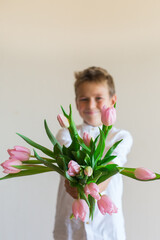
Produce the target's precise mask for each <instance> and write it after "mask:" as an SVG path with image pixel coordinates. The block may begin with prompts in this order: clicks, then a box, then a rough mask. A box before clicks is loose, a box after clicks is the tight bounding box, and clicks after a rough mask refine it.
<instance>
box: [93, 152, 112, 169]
mask: <svg viewBox="0 0 160 240" xmlns="http://www.w3.org/2000/svg"><path fill="white" fill-rule="evenodd" d="M116 157H117V156H115V155H111V156H109V157H107V158H103V159H102V160H99V161H98V163H97V167H96V169H99V168H102V167H105V166H106V165H107V164H108V163H109V162H111V161H112V160H113V159H115V158H116Z"/></svg>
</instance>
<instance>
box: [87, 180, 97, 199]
mask: <svg viewBox="0 0 160 240" xmlns="http://www.w3.org/2000/svg"><path fill="white" fill-rule="evenodd" d="M84 192H85V194H86V195H87V196H88V194H90V195H91V196H92V197H93V198H95V199H96V200H99V199H100V198H101V197H100V195H99V187H98V185H97V184H96V183H90V184H87V185H86V186H85V188H84Z"/></svg>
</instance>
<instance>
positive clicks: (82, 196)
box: [77, 184, 90, 207]
mask: <svg viewBox="0 0 160 240" xmlns="http://www.w3.org/2000/svg"><path fill="white" fill-rule="evenodd" d="M77 189H78V192H79V193H80V198H81V199H84V200H85V201H86V202H87V204H88V206H89V207H90V203H89V201H88V198H87V197H86V194H85V193H84V188H83V187H82V186H81V185H79V184H78V185H77Z"/></svg>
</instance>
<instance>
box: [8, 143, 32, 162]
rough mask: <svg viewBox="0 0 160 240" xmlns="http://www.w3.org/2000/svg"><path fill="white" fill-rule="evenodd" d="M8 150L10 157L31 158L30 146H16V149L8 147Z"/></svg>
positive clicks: (21, 159) (22, 159)
mask: <svg viewBox="0 0 160 240" xmlns="http://www.w3.org/2000/svg"><path fill="white" fill-rule="evenodd" d="M7 151H8V153H9V155H10V159H16V160H20V161H27V160H29V158H30V155H31V152H30V150H29V149H28V148H26V147H21V146H15V147H14V149H8V150H7Z"/></svg>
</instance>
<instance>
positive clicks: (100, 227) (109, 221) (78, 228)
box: [54, 123, 132, 240]
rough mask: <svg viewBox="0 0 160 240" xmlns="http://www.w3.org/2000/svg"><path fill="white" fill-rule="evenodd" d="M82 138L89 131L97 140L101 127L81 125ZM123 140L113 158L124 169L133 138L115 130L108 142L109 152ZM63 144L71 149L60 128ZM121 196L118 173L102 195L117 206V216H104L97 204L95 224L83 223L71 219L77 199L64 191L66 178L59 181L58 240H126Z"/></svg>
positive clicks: (58, 135)
mask: <svg viewBox="0 0 160 240" xmlns="http://www.w3.org/2000/svg"><path fill="white" fill-rule="evenodd" d="M77 130H78V133H79V135H80V136H81V137H82V136H83V133H84V132H88V133H89V134H90V135H91V136H92V137H94V138H96V136H97V135H98V134H99V128H98V127H92V126H90V125H87V124H85V123H84V124H82V125H80V126H78V127H77ZM120 139H123V141H122V142H121V143H120V144H119V145H118V146H117V148H116V149H115V150H114V152H113V155H117V157H116V158H115V159H114V160H113V162H114V163H116V164H118V165H119V166H123V165H124V164H125V163H126V161H127V154H128V153H129V151H130V148H131V146H132V137H131V135H130V133H129V132H127V131H125V130H119V129H116V128H115V127H113V128H112V129H111V131H110V132H109V134H108V137H107V139H106V147H105V151H104V154H105V153H106V152H107V150H108V149H109V148H110V147H111V146H112V145H113V144H114V143H115V142H117V141H118V140H120ZM57 140H58V141H59V142H60V144H62V145H65V146H67V147H68V146H69V145H70V144H71V138H70V135H69V131H68V129H61V130H60V131H59V132H58V134H57ZM122 193H123V183H122V176H121V174H119V173H118V174H116V175H114V176H113V177H112V178H111V181H110V183H109V185H108V187H107V189H106V190H105V191H104V192H103V193H102V194H107V195H108V196H109V197H110V198H111V199H112V201H113V202H114V203H115V205H116V206H117V207H118V213H114V214H113V215H112V216H110V215H108V214H106V215H102V214H101V212H100V211H99V209H98V207H97V203H96V207H95V212H94V218H93V221H91V220H88V218H86V221H85V222H84V223H83V222H82V221H81V220H79V219H77V220H76V219H74V218H73V219H72V220H71V219H70V215H71V214H72V203H73V201H74V199H73V198H72V197H71V196H70V195H69V194H68V193H67V192H66V191H65V187H64V178H63V177H61V178H60V184H59V190H58V196H57V208H56V217H55V226H54V239H55V240H125V239H126V237H125V228H124V218H123V212H122Z"/></svg>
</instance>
